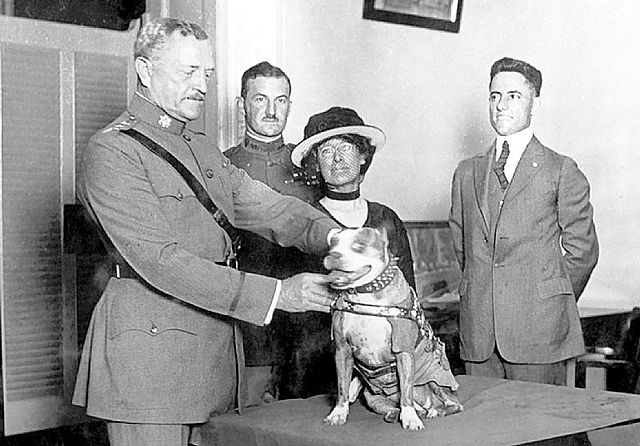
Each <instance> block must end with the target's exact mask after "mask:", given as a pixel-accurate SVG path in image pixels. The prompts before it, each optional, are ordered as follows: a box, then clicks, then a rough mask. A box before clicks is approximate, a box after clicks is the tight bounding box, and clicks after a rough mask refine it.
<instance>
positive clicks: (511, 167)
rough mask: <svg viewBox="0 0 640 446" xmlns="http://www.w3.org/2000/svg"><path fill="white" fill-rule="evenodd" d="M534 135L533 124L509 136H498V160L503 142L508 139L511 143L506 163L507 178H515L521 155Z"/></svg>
mask: <svg viewBox="0 0 640 446" xmlns="http://www.w3.org/2000/svg"><path fill="white" fill-rule="evenodd" d="M532 137H533V129H532V128H531V126H529V127H527V128H526V129H524V130H520V131H519V132H518V133H514V134H513V135H509V136H500V135H498V137H497V138H496V160H497V159H498V158H499V157H500V154H501V153H502V144H503V143H504V142H505V141H507V142H508V143H509V157H508V158H507V162H506V164H505V165H504V175H505V176H506V177H507V180H509V182H511V179H512V178H513V174H514V173H515V171H516V167H518V162H520V157H522V154H523V153H524V149H526V148H527V145H529V141H531V138H532Z"/></svg>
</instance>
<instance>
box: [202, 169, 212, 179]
mask: <svg viewBox="0 0 640 446" xmlns="http://www.w3.org/2000/svg"><path fill="white" fill-rule="evenodd" d="M204 174H205V175H206V176H207V178H213V169H207V171H206V172H205V173H204Z"/></svg>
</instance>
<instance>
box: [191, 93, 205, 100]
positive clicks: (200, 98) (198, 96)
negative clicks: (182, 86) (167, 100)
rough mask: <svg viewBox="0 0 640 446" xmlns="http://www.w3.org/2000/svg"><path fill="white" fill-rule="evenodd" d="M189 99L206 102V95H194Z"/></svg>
mask: <svg viewBox="0 0 640 446" xmlns="http://www.w3.org/2000/svg"><path fill="white" fill-rule="evenodd" d="M187 99H191V100H192V101H204V95H203V94H202V93H193V94H190V95H188V96H187Z"/></svg>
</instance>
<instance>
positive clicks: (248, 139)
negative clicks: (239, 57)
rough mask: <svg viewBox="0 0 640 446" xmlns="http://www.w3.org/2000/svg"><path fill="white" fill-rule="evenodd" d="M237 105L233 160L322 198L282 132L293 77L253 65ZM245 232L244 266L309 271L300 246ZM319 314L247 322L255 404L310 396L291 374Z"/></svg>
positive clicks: (276, 184) (263, 177)
mask: <svg viewBox="0 0 640 446" xmlns="http://www.w3.org/2000/svg"><path fill="white" fill-rule="evenodd" d="M237 104H238V107H239V109H240V112H241V113H242V114H243V115H244V121H245V135H244V138H243V140H242V142H241V143H240V144H238V145H237V146H235V147H232V148H231V149H229V150H227V151H226V152H225V155H226V156H227V157H228V158H229V159H230V160H231V162H232V163H233V164H234V165H235V166H237V167H240V168H242V169H244V170H245V171H246V172H247V173H248V174H249V176H250V177H251V178H253V179H255V180H259V181H261V182H263V183H264V184H266V185H267V186H269V187H271V188H272V189H274V190H276V191H278V192H280V193H283V194H286V195H292V196H294V197H298V198H300V199H301V200H304V201H307V202H309V203H314V202H315V201H316V200H318V199H320V197H321V196H322V195H321V189H320V187H319V186H318V185H317V184H315V183H313V182H312V181H309V180H308V178H306V177H305V176H304V173H303V171H302V170H301V169H300V168H298V167H296V166H294V165H293V163H292V162H291V152H292V151H293V148H294V145H293V144H285V143H284V140H283V137H282V132H283V131H284V129H285V127H286V125H287V118H288V117H289V111H290V107H291V81H290V79H289V76H287V74H286V73H285V72H284V71H282V69H280V68H279V67H276V66H273V65H271V64H270V63H269V62H266V61H265V62H260V63H258V64H256V65H254V66H252V67H251V68H249V69H247V70H246V71H245V72H244V73H243V75H242V82H241V90H240V97H239V98H238V99H237ZM241 236H242V248H241V249H240V251H239V253H238V258H239V265H240V269H241V270H242V271H247V272H252V273H258V274H265V275H268V276H272V277H277V278H280V279H282V278H286V277H289V276H291V275H292V274H296V273H299V272H301V271H308V270H309V266H308V263H309V259H308V257H307V256H306V255H304V254H303V253H302V252H300V251H299V250H298V249H296V248H283V247H280V246H278V245H275V244H273V243H271V242H269V241H267V240H265V239H263V238H262V237H259V236H257V235H255V234H253V233H248V232H244V231H243V233H242V234H241ZM314 317H315V316H314V315H313V314H299V315H289V314H283V313H281V312H278V311H276V313H275V314H274V318H273V321H272V323H271V324H269V325H268V326H265V327H259V326H256V325H248V324H243V333H244V342H245V354H246V361H247V367H248V368H247V371H248V373H249V376H250V377H251V379H250V381H251V382H252V383H255V389H254V388H253V386H252V387H250V389H249V401H250V402H251V403H259V402H261V400H266V401H269V400H270V399H272V398H274V397H275V398H297V397H303V396H308V395H307V394H302V393H300V391H299V389H298V388H299V386H297V385H296V384H295V383H292V382H289V378H291V377H293V376H295V374H294V373H292V370H290V367H291V365H292V364H294V361H292V357H293V356H294V355H295V352H293V351H292V349H293V344H292V343H293V341H294V340H295V338H296V337H298V336H300V330H298V329H297V327H298V326H299V325H305V324H307V323H309V322H313V319H314ZM309 319H311V320H309ZM288 364H289V365H288ZM263 383H266V384H264V385H263ZM296 389H298V390H296Z"/></svg>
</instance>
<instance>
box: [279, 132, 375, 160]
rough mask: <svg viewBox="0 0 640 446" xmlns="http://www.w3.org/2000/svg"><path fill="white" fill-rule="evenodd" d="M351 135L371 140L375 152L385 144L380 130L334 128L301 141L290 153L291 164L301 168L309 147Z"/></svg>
mask: <svg viewBox="0 0 640 446" xmlns="http://www.w3.org/2000/svg"><path fill="white" fill-rule="evenodd" d="M348 133H353V134H356V135H360V136H364V137H366V138H370V139H371V144H373V145H374V146H375V148H376V150H380V149H381V148H382V146H383V145H384V143H385V140H386V136H385V134H384V132H383V131H382V130H380V129H379V128H378V127H374V126H372V125H350V126H345V127H336V128H335V129H329V130H325V131H324V132H320V133H316V134H315V135H313V136H310V137H309V138H307V139H304V140H302V141H301V142H300V143H299V144H298V145H297V146H296V147H295V148H294V149H293V151H292V152H291V162H292V163H293V164H294V165H295V166H298V167H302V160H303V159H304V158H305V157H306V156H307V154H308V153H309V150H311V147H313V145H314V144H315V143H317V142H320V141H323V140H325V139H327V138H331V137H332V136H339V135H346V134H348Z"/></svg>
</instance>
